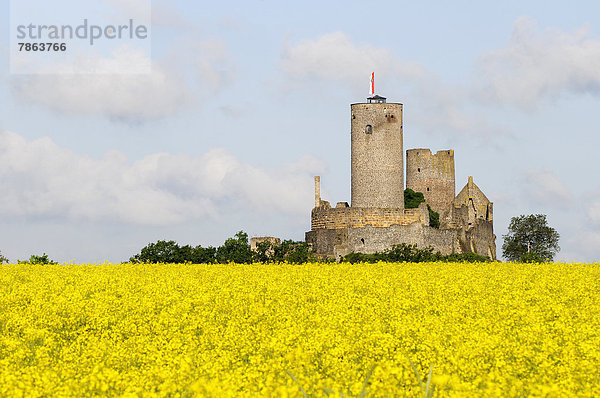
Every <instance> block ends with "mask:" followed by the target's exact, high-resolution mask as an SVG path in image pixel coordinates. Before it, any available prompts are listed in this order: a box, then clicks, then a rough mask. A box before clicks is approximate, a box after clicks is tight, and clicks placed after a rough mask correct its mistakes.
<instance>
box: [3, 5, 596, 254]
mask: <svg viewBox="0 0 600 398" xmlns="http://www.w3.org/2000/svg"><path fill="white" fill-rule="evenodd" d="M51 3H52V8H48V4H50V2H47V1H42V0H13V1H12V8H11V6H10V2H4V3H3V6H2V8H0V12H2V13H3V14H4V21H5V24H4V25H3V26H2V34H1V35H0V50H1V51H0V68H1V73H2V79H1V81H0V112H1V113H0V192H1V194H0V220H1V224H0V225H1V226H0V251H1V253H2V254H3V255H4V256H6V257H8V258H9V259H10V260H11V261H16V260H18V259H21V260H23V259H27V258H29V256H30V255H32V254H41V253H46V254H48V256H49V257H50V258H51V259H54V260H57V261H60V262H75V263H83V262H91V263H101V262H104V261H111V262H119V261H126V260H127V259H128V258H129V257H131V256H132V255H134V254H137V253H139V251H140V250H141V248H143V247H144V246H146V245H147V244H148V243H150V242H156V241H157V240H174V241H176V242H178V243H179V244H182V245H184V244H190V245H194V246H195V245H199V244H201V245H203V246H208V245H213V246H217V245H220V244H222V243H223V241H224V240H225V239H226V238H228V237H231V236H233V235H234V234H235V233H236V232H237V231H239V230H244V231H245V232H247V233H248V234H249V235H250V236H277V237H280V238H282V239H294V240H303V239H304V233H305V232H306V231H308V230H310V211H311V209H312V207H313V205H314V191H313V190H314V183H313V176H315V175H320V176H321V195H322V198H323V199H324V200H328V201H330V202H332V203H335V202H340V201H350V104H351V103H356V102H364V101H365V100H366V97H368V94H369V80H370V74H371V72H375V81H376V86H375V89H376V92H377V94H380V95H382V96H385V97H387V98H388V101H389V102H400V103H402V104H404V149H405V150H406V149H410V148H430V149H431V150H432V151H438V150H444V149H454V151H455V163H456V192H459V191H460V189H461V188H462V187H463V186H464V185H465V184H466V183H467V178H468V176H473V177H474V181H475V183H476V184H477V185H478V186H479V187H480V188H481V189H482V190H483V192H484V193H485V194H486V196H487V197H488V198H489V199H490V200H491V201H492V202H493V203H494V231H495V233H496V236H497V239H496V245H497V248H498V255H499V257H500V255H501V246H502V242H503V240H502V235H504V234H506V233H507V228H508V224H509V222H510V219H511V217H515V216H519V215H522V214H546V215H547V219H548V224H549V225H550V226H552V227H554V228H555V229H556V230H557V231H558V232H559V233H560V236H561V238H560V242H559V244H560V246H561V251H560V252H559V254H558V255H557V260H560V261H568V262H571V261H582V262H583V261H585V262H594V261H598V260H599V259H600V178H598V174H599V172H600V163H599V161H598V159H599V155H598V148H599V147H600V134H598V133H599V132H600V127H599V126H600V3H598V2H596V1H578V2H576V3H565V2H546V1H528V2H523V1H503V2H473V1H454V2H442V1H428V2H415V1H411V2H408V1H378V2H375V3H374V2H364V1H360V2H357V1H328V2H315V1H304V2H292V3H290V2H281V1H266V0H265V1H243V2H242V1H230V2H196V1H182V0H174V1H151V3H149V0H89V2H87V3H85V5H84V6H82V5H81V4H79V5H78V6H74V5H75V4H78V2H74V1H73V2H69V1H65V0H61V1H58V0H57V1H56V2H51ZM23 4H27V7H24V6H23ZM91 5H93V7H92V6H91ZM149 7H150V8H149ZM149 10H151V17H150V14H149V13H148V11H149ZM84 18H86V19H89V21H90V23H93V22H94V21H96V20H98V19H102V18H103V19H102V21H104V22H106V21H110V20H111V19H110V18H114V20H115V21H116V20H119V21H120V20H123V18H125V19H126V20H128V19H132V20H136V21H140V20H142V21H143V20H144V18H151V22H150V21H148V24H149V25H150V28H151V35H149V37H148V38H147V39H146V40H145V41H143V43H144V46H141V47H139V46H138V47H136V46H137V44H139V43H142V41H138V42H135V43H134V42H132V41H127V40H114V41H108V40H105V41H104V42H100V43H98V44H97V45H95V46H89V45H87V44H86V43H82V42H77V45H78V47H70V51H66V52H64V53H61V54H53V53H52V54H51V53H48V54H46V55H47V57H46V58H45V59H44V57H43V56H42V55H41V54H36V56H37V58H31V59H30V60H29V63H28V64H26V63H23V62H21V61H22V59H21V58H18V57H16V55H15V54H17V52H16V50H15V48H14V47H13V46H11V44H13V45H14V40H15V38H14V37H15V33H16V32H15V30H14V26H12V25H14V24H15V22H16V21H17V20H21V19H22V20H28V19H30V20H31V21H32V22H35V23H36V24H42V23H43V24H52V23H80V22H81V21H82V20H83V19H84ZM19 23H20V22H19ZM106 23H107V22H106ZM132 43H133V44H132ZM71 44H73V45H75V42H74V41H70V42H69V45H71ZM82 54H84V55H85V61H86V62H83V61H82V58H81V56H82ZM20 55H23V56H25V57H27V56H30V54H23V53H21V54H20ZM31 56H32V57H33V55H31ZM32 60H33V61H32ZM23 65H25V66H27V65H28V66H32V65H33V66H35V67H37V68H38V69H37V70H35V71H33V72H30V73H27V74H24V73H23V72H22V71H20V70H19V68H20V67H22V66H23ZM77 65H78V66H79V67H81V65H84V67H86V68H88V69H89V70H88V69H86V70H85V71H84V72H82V71H81V70H79V71H76V72H74V71H73V68H74V66H77ZM90 65H93V68H92V67H91V66H90ZM132 65H133V66H132Z"/></svg>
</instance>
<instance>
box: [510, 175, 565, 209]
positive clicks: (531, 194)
mask: <svg viewBox="0 0 600 398" xmlns="http://www.w3.org/2000/svg"><path fill="white" fill-rule="evenodd" d="M521 188H522V192H523V194H525V196H526V198H527V199H528V200H530V201H532V202H533V203H535V204H540V205H556V206H564V204H565V203H566V202H569V201H571V200H572V195H571V193H570V192H569V189H568V188H567V186H566V185H565V184H564V183H563V182H562V181H561V180H559V179H558V178H557V177H556V176H555V175H554V172H553V171H552V170H550V169H549V168H543V169H541V170H525V171H524V176H523V179H522V181H521Z"/></svg>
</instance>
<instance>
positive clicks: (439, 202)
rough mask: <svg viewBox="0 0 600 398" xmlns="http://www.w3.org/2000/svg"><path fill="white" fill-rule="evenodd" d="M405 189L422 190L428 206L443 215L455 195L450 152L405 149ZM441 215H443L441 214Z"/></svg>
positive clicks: (452, 160)
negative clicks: (432, 152) (434, 152)
mask: <svg viewBox="0 0 600 398" xmlns="http://www.w3.org/2000/svg"><path fill="white" fill-rule="evenodd" d="M406 188H410V189H412V190H413V191H416V192H422V193H423V195H424V196H425V200H426V201H427V203H428V204H429V205H430V206H431V208H432V209H433V210H435V211H437V212H438V213H440V215H442V214H445V213H447V212H448V210H449V209H450V206H451V204H452V202H453V200H454V196H455V190H456V188H455V174H454V151H453V150H445V151H438V152H437V153H436V154H435V155H432V154H431V150H429V149H425V148H418V149H409V150H407V151H406ZM442 218H444V217H442Z"/></svg>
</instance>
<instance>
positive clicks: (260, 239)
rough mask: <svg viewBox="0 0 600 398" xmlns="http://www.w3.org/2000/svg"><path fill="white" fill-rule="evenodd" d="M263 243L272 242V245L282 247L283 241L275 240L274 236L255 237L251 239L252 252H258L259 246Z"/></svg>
mask: <svg viewBox="0 0 600 398" xmlns="http://www.w3.org/2000/svg"><path fill="white" fill-rule="evenodd" d="M262 242H270V243H271V245H273V246H279V245H281V239H279V238H275V237H273V236H260V237H253V238H250V250H252V251H256V247H257V245H258V244H259V243H262ZM271 252H272V250H271Z"/></svg>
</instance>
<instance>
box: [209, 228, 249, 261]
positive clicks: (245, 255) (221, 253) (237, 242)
mask: <svg viewBox="0 0 600 398" xmlns="http://www.w3.org/2000/svg"><path fill="white" fill-rule="evenodd" d="M217 261H218V262H219V263H229V262H233V263H238V264H244V263H246V264H247V263H251V262H252V250H250V245H249V244H248V234H247V233H245V232H244V231H240V232H238V233H237V234H235V236H234V237H233V238H229V239H227V240H226V241H225V243H223V246H219V248H218V249H217Z"/></svg>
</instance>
